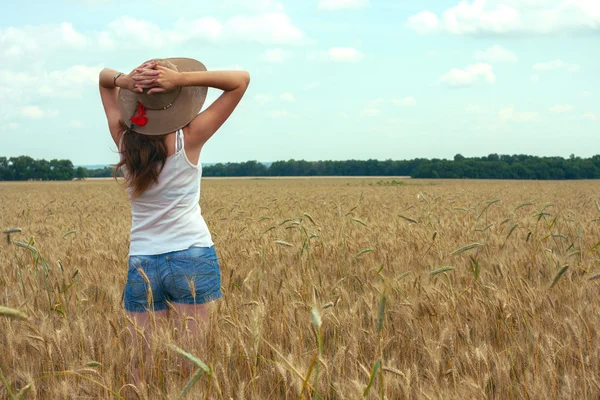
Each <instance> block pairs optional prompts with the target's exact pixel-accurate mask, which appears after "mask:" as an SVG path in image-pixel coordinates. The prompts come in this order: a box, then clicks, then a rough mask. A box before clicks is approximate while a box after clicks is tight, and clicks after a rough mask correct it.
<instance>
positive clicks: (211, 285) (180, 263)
mask: <svg viewBox="0 0 600 400" xmlns="http://www.w3.org/2000/svg"><path fill="white" fill-rule="evenodd" d="M128 264H129V269H128V272H127V284H126V285H125V295H124V305H125V310H127V311H130V312H145V311H149V310H154V311H160V310H166V309H167V308H168V307H169V305H168V303H181V304H204V303H208V302H210V301H212V300H216V299H218V298H220V297H221V296H222V293H221V273H220V271H219V260H218V259H217V253H216V252H215V248H214V246H211V247H190V248H189V249H187V250H181V251H174V252H171V253H165V254H158V255H151V256H136V255H134V256H130V257H129V263H128ZM141 271H143V273H144V274H145V275H146V278H148V280H147V281H146V279H145V278H144V276H143V275H142V272H141ZM148 282H149V283H150V285H148ZM148 289H150V290H148Z"/></svg>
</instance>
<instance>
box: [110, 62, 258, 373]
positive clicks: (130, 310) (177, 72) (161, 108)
mask: <svg viewBox="0 0 600 400" xmlns="http://www.w3.org/2000/svg"><path fill="white" fill-rule="evenodd" d="M249 82H250V77H249V75H248V73H247V72H245V71H206V68H205V67H204V65H203V64H202V63H200V62H199V61H196V60H192V59H186V58H170V59H156V60H152V61H149V62H146V63H144V64H142V65H141V66H139V67H138V68H136V69H134V70H133V71H132V72H131V73H129V74H123V73H120V72H117V71H114V70H111V69H104V70H103V71H102V72H101V73H100V95H101V98H102V104H103V105H104V111H105V112H106V118H107V119H108V127H109V130H110V134H111V136H112V139H113V140H114V142H115V144H116V145H117V146H118V148H119V153H120V154H121V160H120V162H119V163H118V164H117V166H116V168H117V169H118V168H120V167H122V170H123V172H124V176H125V182H126V184H127V191H128V193H129V200H130V203H131V210H132V226H131V233H130V248H129V260H128V265H129V270H128V276H127V284H126V286H125V297H124V304H125V310H126V312H127V314H128V316H129V317H130V319H131V320H132V321H133V322H135V324H136V325H137V328H138V331H140V330H141V331H142V332H146V333H147V332H149V330H150V328H151V324H150V320H151V317H153V318H155V319H159V318H167V317H168V316H169V314H170V313H174V314H175V315H176V316H177V319H178V320H179V321H180V322H181V324H180V325H179V327H180V329H183V331H187V333H188V335H189V336H190V337H191V338H196V339H197V338H198V337H199V336H200V335H201V330H202V326H201V325H202V324H203V322H206V320H207V317H208V303H210V302H211V301H213V300H216V299H218V298H220V297H221V295H222V294H221V285H220V272H219V263H218V259H217V255H216V252H215V249H214V246H213V242H212V239H211V234H210V231H209V230H208V228H207V226H206V223H205V221H204V219H203V218H202V215H201V209H200V206H199V200H200V177H201V174H202V168H201V166H200V163H199V160H200V153H201V151H202V147H203V146H204V144H205V143H206V142H207V141H208V139H210V137H211V136H212V135H213V134H214V133H215V132H216V131H217V130H218V129H219V128H220V127H221V125H222V124H223V123H224V122H225V121H226V120H227V119H228V118H229V116H230V115H231V113H232V112H233V110H234V109H235V108H236V106H237V105H238V103H239V102H240V100H241V99H242V96H243V95H244V93H245V92H246V89H247V87H248V84H249ZM207 87H213V88H217V89H221V90H223V93H222V94H221V96H220V97H219V98H218V99H217V100H216V101H215V102H214V103H213V104H212V105H211V106H210V107H208V108H207V109H206V110H204V111H203V112H201V113H199V112H200V109H201V108H202V105H203V103H204V101H205V99H206V93H207ZM115 174H116V172H115ZM148 286H149V287H148ZM148 289H150V290H148ZM149 312H150V313H149ZM189 317H191V318H189ZM183 321H191V322H190V323H186V324H183ZM185 325H187V327H186V326H185ZM131 329H132V335H133V337H134V338H135V337H136V334H135V332H136V331H135V327H132V328H131ZM135 342H137V341H136V340H134V353H139V352H138V351H137V349H136V346H135ZM144 342H146V343H147V340H144ZM144 348H145V351H143V352H142V353H144V356H147V352H148V351H147V350H148V348H147V346H144ZM143 358H145V357H142V359H143ZM136 359H137V358H136V357H134V363H135V362H136ZM134 375H135V376H136V378H137V379H139V369H138V368H137V367H135V366H134Z"/></svg>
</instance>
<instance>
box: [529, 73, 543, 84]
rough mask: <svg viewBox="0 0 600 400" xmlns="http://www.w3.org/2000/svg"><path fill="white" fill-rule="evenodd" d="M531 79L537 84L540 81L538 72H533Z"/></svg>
mask: <svg viewBox="0 0 600 400" xmlns="http://www.w3.org/2000/svg"><path fill="white" fill-rule="evenodd" d="M529 80H530V81H531V83H533V84H536V83H538V82H539V81H540V76H539V75H537V74H533V75H531V76H530V77H529Z"/></svg>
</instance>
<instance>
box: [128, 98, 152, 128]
mask: <svg viewBox="0 0 600 400" xmlns="http://www.w3.org/2000/svg"><path fill="white" fill-rule="evenodd" d="M131 122H133V123H134V124H135V125H137V126H144V125H146V124H147V123H148V117H146V107H144V105H143V104H142V103H140V102H138V103H137V115H134V116H133V117H131Z"/></svg>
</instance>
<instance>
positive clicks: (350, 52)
mask: <svg viewBox="0 0 600 400" xmlns="http://www.w3.org/2000/svg"><path fill="white" fill-rule="evenodd" d="M363 57H364V55H363V53H361V52H360V51H358V50H356V49H354V48H352V47H333V48H331V49H329V50H327V51H323V50H322V51H313V52H310V53H308V56H307V59H308V60H309V61H318V62H327V61H331V62H339V63H342V62H347V63H355V62H359V61H361V60H362V59H363Z"/></svg>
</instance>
